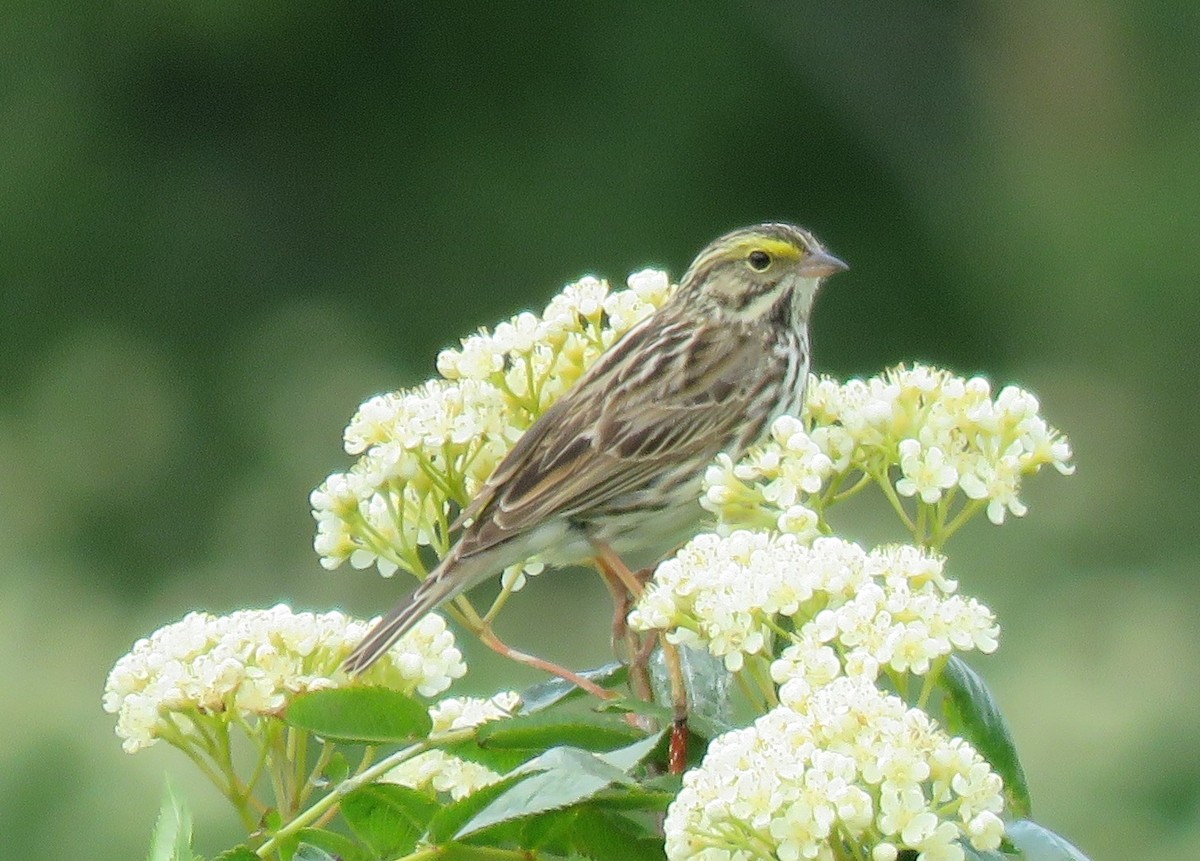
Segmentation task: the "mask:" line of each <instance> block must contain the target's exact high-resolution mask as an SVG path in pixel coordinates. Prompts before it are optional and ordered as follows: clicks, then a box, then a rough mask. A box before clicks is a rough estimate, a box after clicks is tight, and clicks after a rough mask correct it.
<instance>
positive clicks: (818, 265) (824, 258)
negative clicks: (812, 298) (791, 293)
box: [800, 248, 850, 278]
mask: <svg viewBox="0 0 1200 861" xmlns="http://www.w3.org/2000/svg"><path fill="white" fill-rule="evenodd" d="M849 268H850V267H849V266H847V265H846V264H845V263H843V262H842V261H841V260H838V259H837V258H836V257H834V256H833V255H832V254H830V253H829V252H828V251H826V250H825V249H823V248H818V249H816V250H814V251H812V252H810V253H809V254H808V256H806V257H805V258H804V259H803V260H802V261H801V262H800V274H801V275H803V276H804V277H806V278H827V277H829V276H830V275H836V274H837V273H839V272H845V271H846V270H847V269H849Z"/></svg>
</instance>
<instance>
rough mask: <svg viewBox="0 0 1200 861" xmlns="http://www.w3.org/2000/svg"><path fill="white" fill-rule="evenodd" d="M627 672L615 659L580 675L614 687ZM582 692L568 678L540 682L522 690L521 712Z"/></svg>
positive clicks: (547, 706)
mask: <svg viewBox="0 0 1200 861" xmlns="http://www.w3.org/2000/svg"><path fill="white" fill-rule="evenodd" d="M627 674H628V670H627V669H626V667H625V665H624V664H622V663H618V662H616V661H614V662H613V663H611V664H605V665H604V666H602V667H597V668H596V669H594V670H584V671H583V672H582V673H580V674H579V675H581V676H583V677H584V678H585V679H587V680H588V681H589V682H595V683H596V684H598V685H600V686H602V687H612V686H614V685H619V684H620V683H621V682H623V681H624V680H625V677H626V675H627ZM582 693H583V692H582V691H581V690H580V689H579V687H578V686H576V685H574V684H572V683H571V682H568V681H567V680H566V679H551V680H550V681H546V682H539V683H538V684H536V685H533V686H531V687H528V688H526V689H525V690H523V691H522V692H521V714H533V713H534V712H540V711H542V710H543V709H548V708H550V706H552V705H555V704H556V703H559V702H562V701H563V700H566V699H568V698H570V699H574V698H575V697H578V696H581V695H582Z"/></svg>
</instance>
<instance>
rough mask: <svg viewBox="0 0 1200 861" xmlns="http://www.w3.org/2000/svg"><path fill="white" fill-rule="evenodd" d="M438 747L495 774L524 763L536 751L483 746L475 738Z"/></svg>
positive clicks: (505, 771)
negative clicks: (484, 767)
mask: <svg viewBox="0 0 1200 861" xmlns="http://www.w3.org/2000/svg"><path fill="white" fill-rule="evenodd" d="M440 748H441V750H444V751H445V752H446V753H448V754H450V755H451V756H457V757H458V758H459V759H465V760H467V761H468V762H477V763H479V764H480V765H483V766H486V767H487V768H490V769H491V770H492V771H494V772H496V773H497V774H508V773H509V772H510V771H512V770H513V769H514V768H516V767H517V766H519V765H524V764H525V762H526V761H527V760H529V759H531V758H532V757H533V756H534V755H535V754H536V753H537V751H530V750H522V749H520V748H514V749H512V750H507V749H504V748H484V747H480V745H479V743H478V742H476V741H475V739H466V740H464V741H459V742H455V743H453V744H447V745H442V746H440Z"/></svg>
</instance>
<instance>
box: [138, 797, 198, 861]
mask: <svg viewBox="0 0 1200 861" xmlns="http://www.w3.org/2000/svg"><path fill="white" fill-rule="evenodd" d="M193 857H194V856H193V855H192V812H191V811H190V810H188V806H187V803H186V802H185V801H184V800H183V799H182V798H181V797H179V796H177V795H176V794H175V790H174V788H173V787H172V786H171V784H170V783H169V782H168V783H167V786H166V789H164V790H163V800H162V805H161V806H160V807H159V809H158V820H157V821H156V822H155V823H154V833H153V835H152V836H151V838H150V852H149V854H148V855H147V856H146V858H147V861H192V859H193Z"/></svg>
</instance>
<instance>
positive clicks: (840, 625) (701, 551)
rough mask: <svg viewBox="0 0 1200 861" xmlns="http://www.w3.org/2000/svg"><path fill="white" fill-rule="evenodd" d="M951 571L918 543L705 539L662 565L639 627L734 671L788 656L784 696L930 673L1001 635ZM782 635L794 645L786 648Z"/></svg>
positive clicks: (987, 648) (778, 666) (744, 536)
mask: <svg viewBox="0 0 1200 861" xmlns="http://www.w3.org/2000/svg"><path fill="white" fill-rule="evenodd" d="M944 563H945V560H944V559H943V558H942V557H941V556H937V555H933V554H929V553H926V552H925V551H922V550H919V549H917V548H915V547H909V546H895V547H884V548H879V549H876V550H873V551H871V552H870V553H868V552H866V551H865V550H863V549H862V548H861V547H859V546H858V545H857V544H853V543H851V542H849V541H843V540H842V539H840V538H818V539H816V540H815V541H814V542H813V543H812V545H811V546H808V545H805V544H804V543H803V542H802V541H801V540H800V539H798V538H797V537H796V536H794V535H790V534H779V533H771V532H752V531H749V530H738V531H736V532H733V533H732V534H730V535H728V536H720V535H716V534H713V533H705V534H702V535H698V536H697V537H696V538H694V539H692V540H691V541H690V542H688V543H687V544H686V545H684V547H683V548H681V549H680V550H679V552H678V553H676V554H675V556H673V557H672V558H670V559H668V560H666V561H665V562H663V563H662V564H660V565H659V566H658V569H657V570H656V571H655V572H654V579H653V580H652V581H651V583H650V585H649V587H648V588H647V589H646V591H645V593H644V594H643V596H642V598H641V599H640V600H639V602H638V604H637V606H636V608H635V609H634V610H633V612H631V613H630V615H629V625H630V627H632V628H634V629H635V630H642V631H645V630H667V631H669V633H668V635H667V637H668V639H669V640H670V641H671V642H674V643H678V644H685V645H697V644H699V645H703V646H705V647H707V648H708V650H709V651H710V652H711V653H712V654H713V655H715V656H717V657H720V658H723V659H724V661H725V666H726V668H728V669H729V670H731V671H736V670H739V669H741V667H742V666H743V664H744V661H745V659H746V658H747V657H749V656H752V655H762V656H771V655H773V653H774V649H775V648H782V653H781V654H780V655H779V659H778V660H777V661H775V663H774V664H773V665H772V675H773V677H774V679H775V681H776V683H779V684H783V685H784V687H785V689H787V690H781V692H780V693H781V695H783V696H786V695H788V694H792V695H798V694H799V693H804V692H807V690H808V689H809V688H811V687H816V686H818V685H820V684H824V683H826V682H828V681H830V680H832V679H834V678H836V677H838V676H839V675H841V674H842V673H843V672H845V673H846V674H849V675H854V676H860V677H865V678H867V679H868V680H874V679H876V678H877V677H878V675H879V673H880V671H881V670H890V671H894V672H897V673H908V672H911V673H915V674H917V675H923V674H925V673H927V672H929V670H930V667H931V666H932V663H933V662H934V661H935V660H937V659H938V658H941V657H943V656H946V655H948V654H950V653H951V652H952V651H969V650H973V649H976V650H979V651H981V652H985V653H990V652H992V651H994V650H995V648H996V646H997V642H996V637H997V636H998V635H999V631H1000V629H999V627H998V626H997V625H996V622H995V618H994V617H993V615H992V613H991V611H990V610H988V608H987V607H985V606H983V605H982V604H980V603H979V602H978V601H976V600H974V599H972V598H963V597H960V596H958V595H954V594H952V593H953V592H954V590H955V589H956V588H957V583H955V582H954V581H953V580H948V579H946V578H945V577H944V576H943V573H942V569H943V566H944ZM777 633H778V634H785V635H786V636H787V638H788V639H787V640H786V641H784V642H783V643H780V644H779V645H778V646H776V642H775V640H776V634H777Z"/></svg>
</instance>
